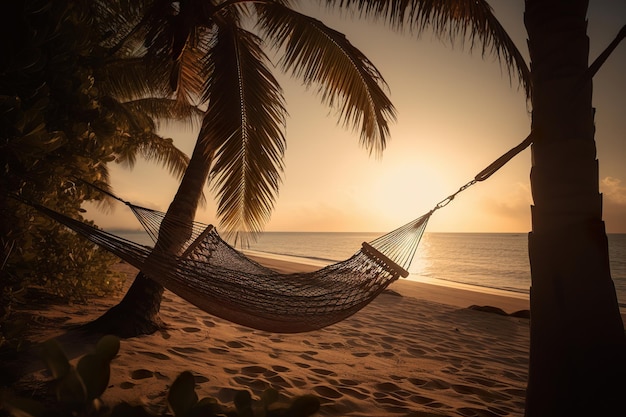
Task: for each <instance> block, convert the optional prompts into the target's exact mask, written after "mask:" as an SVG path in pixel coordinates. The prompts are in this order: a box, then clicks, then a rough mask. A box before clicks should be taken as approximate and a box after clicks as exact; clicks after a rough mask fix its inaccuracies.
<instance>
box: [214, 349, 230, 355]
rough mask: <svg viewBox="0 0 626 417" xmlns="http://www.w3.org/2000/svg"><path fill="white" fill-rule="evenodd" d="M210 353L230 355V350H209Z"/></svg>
mask: <svg viewBox="0 0 626 417" xmlns="http://www.w3.org/2000/svg"><path fill="white" fill-rule="evenodd" d="M209 352H211V353H214V354H216V355H224V354H226V353H230V351H229V350H228V349H222V348H209Z"/></svg>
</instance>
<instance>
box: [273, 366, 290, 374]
mask: <svg viewBox="0 0 626 417" xmlns="http://www.w3.org/2000/svg"><path fill="white" fill-rule="evenodd" d="M272 369H273V370H275V371H276V372H287V371H289V368H287V367H285V366H280V365H272Z"/></svg>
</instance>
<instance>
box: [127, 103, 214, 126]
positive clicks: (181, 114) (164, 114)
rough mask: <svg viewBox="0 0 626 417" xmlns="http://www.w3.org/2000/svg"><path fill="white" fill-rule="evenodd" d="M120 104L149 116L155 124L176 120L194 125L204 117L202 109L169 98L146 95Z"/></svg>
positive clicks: (129, 109)
mask: <svg viewBox="0 0 626 417" xmlns="http://www.w3.org/2000/svg"><path fill="white" fill-rule="evenodd" d="M122 104H123V106H124V107H125V108H126V109H128V111H131V112H133V113H136V114H144V115H147V116H149V117H150V118H152V119H153V120H154V121H155V124H156V126H160V125H162V124H167V123H168V122H170V121H177V122H183V123H187V124H189V125H190V126H191V127H196V126H199V125H200V122H201V120H202V118H203V117H204V110H202V109H200V108H198V107H196V106H193V105H189V104H186V103H181V102H180V101H178V100H174V99H169V98H151V97H148V98H141V99H138V100H132V101H127V102H124V103H122Z"/></svg>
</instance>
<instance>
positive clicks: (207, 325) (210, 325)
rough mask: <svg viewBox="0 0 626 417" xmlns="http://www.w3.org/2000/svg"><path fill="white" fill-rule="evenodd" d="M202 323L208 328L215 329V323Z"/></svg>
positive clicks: (204, 321) (205, 321)
mask: <svg viewBox="0 0 626 417" xmlns="http://www.w3.org/2000/svg"><path fill="white" fill-rule="evenodd" d="M202 323H203V324H204V325H205V326H206V327H215V323H213V322H212V321H211V320H202Z"/></svg>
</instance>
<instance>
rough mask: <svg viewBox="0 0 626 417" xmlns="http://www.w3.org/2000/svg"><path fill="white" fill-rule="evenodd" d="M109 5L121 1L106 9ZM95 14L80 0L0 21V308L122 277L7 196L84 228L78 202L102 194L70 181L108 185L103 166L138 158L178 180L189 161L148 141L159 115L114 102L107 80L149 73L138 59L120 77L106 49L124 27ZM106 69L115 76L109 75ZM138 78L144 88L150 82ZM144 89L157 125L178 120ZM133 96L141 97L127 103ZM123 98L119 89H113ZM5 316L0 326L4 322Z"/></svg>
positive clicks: (108, 286)
mask: <svg viewBox="0 0 626 417" xmlns="http://www.w3.org/2000/svg"><path fill="white" fill-rule="evenodd" d="M113 3H119V4H122V5H123V4H126V2H107V4H113ZM101 10H102V9H101V8H99V6H98V3H97V2H84V1H81V0H71V1H65V2H57V1H53V0H18V1H15V2H9V3H7V4H6V7H5V8H4V9H3V15H2V17H3V19H6V21H7V22H11V25H10V27H12V28H13V29H12V33H11V36H10V37H5V39H3V42H2V44H1V45H0V172H1V174H0V245H1V248H2V249H3V253H2V255H3V256H2V264H1V265H0V296H1V297H2V301H3V303H2V304H3V305H5V304H4V302H5V301H7V302H8V303H10V302H11V301H12V298H11V294H13V293H14V292H16V291H19V290H20V289H21V288H23V287H27V286H30V285H42V286H45V287H46V288H47V289H49V290H51V291H53V292H54V293H55V294H57V295H61V296H63V297H65V298H67V299H73V300H76V299H84V298H85V297H89V296H93V295H104V294H108V293H110V292H112V291H115V290H117V289H119V288H120V287H121V284H122V280H121V278H122V277H121V275H118V274H114V273H112V272H111V271H110V269H109V267H110V265H111V264H112V263H114V262H116V260H117V258H114V257H112V256H111V255H108V254H106V253H105V252H103V251H100V250H97V249H96V248H95V247H94V246H93V245H88V244H87V245H86V244H85V241H84V240H83V239H80V238H77V237H75V236H73V235H72V234H71V233H70V232H68V231H67V230H66V229H65V228H64V227H61V226H59V225H58V224H56V223H54V222H52V221H50V220H49V219H46V218H44V217H42V216H41V215H40V214H38V213H36V212H35V211H33V210H32V209H30V208H28V207H25V206H24V205H22V204H21V203H19V202H17V201H14V200H13V199H11V198H10V196H12V195H19V196H21V197H22V198H24V199H26V200H29V201H33V202H36V203H39V204H42V205H45V206H47V207H49V208H52V209H54V210H57V211H60V212H62V213H64V214H66V215H69V216H72V217H74V218H77V219H80V220H82V213H83V209H82V208H81V205H82V204H83V203H84V202H85V201H93V200H96V201H102V200H103V198H104V197H103V195H101V194H99V193H98V192H97V191H95V190H93V189H90V188H89V187H88V186H86V185H84V184H82V183H80V182H76V181H75V178H80V179H83V180H86V181H88V182H91V183H95V184H98V185H99V186H101V187H103V188H107V186H108V181H109V173H108V168H107V166H108V164H109V163H111V162H113V161H115V162H120V163H123V164H124V165H127V166H131V167H132V164H133V162H134V160H135V159H136V155H141V156H143V157H145V158H146V159H151V160H155V161H157V162H159V163H161V164H163V165H165V166H166V167H167V168H168V169H169V170H170V172H172V173H173V174H175V175H179V176H180V175H182V172H183V171H184V169H185V167H186V164H187V161H188V158H187V157H186V156H185V155H184V154H183V153H182V152H180V151H179V150H178V149H177V148H176V147H175V146H174V145H173V143H172V141H171V140H169V139H164V138H161V137H159V136H158V135H157V134H156V133H155V129H156V122H155V121H154V119H153V117H156V116H157V113H159V111H157V110H154V111H150V112H148V111H147V110H145V109H144V108H142V107H140V106H137V105H136V103H134V104H128V103H125V102H122V101H121V100H122V99H121V98H120V97H121V96H120V94H121V93H120V94H118V95H115V94H113V92H112V87H111V82H110V79H116V80H117V79H120V80H128V79H129V78H134V79H140V78H142V77H141V75H142V73H143V74H145V73H146V72H147V71H148V67H147V66H146V65H145V62H143V63H141V60H138V59H134V60H131V59H127V60H126V61H128V62H133V63H135V65H134V70H133V77H125V76H124V75H123V70H124V69H125V68H128V67H129V66H128V65H121V64H120V63H124V62H126V61H124V58H126V57H127V56H120V55H119V54H118V55H115V54H114V53H113V52H112V51H111V50H110V49H107V47H105V46H104V45H105V44H107V43H106V41H107V39H109V38H110V37H112V36H113V37H115V36H120V34H123V33H125V31H128V28H125V27H121V26H120V25H123V24H124V23H123V22H126V19H119V18H118V16H117V15H111V16H107V15H105V14H104V13H103V12H101ZM126 17H128V16H126ZM130 20H132V19H130ZM126 24H128V23H126ZM115 25H118V26H115ZM113 33H114V35H113ZM122 36H123V35H122ZM107 45H108V44H107ZM109 67H111V68H115V69H116V71H108V70H106V68H109ZM120 68H121V69H120ZM141 69H143V72H142V71H141ZM143 79H144V80H148V81H149V82H150V83H152V81H154V80H155V79H156V76H148V77H146V76H144V77H143ZM121 84H123V86H125V87H126V90H127V94H126V95H125V96H124V98H126V99H129V97H130V98H133V99H139V98H141V99H145V98H146V97H147V95H148V94H149V93H150V87H151V86H152V85H147V86H146V85H143V86H141V87H135V86H134V84H132V83H130V82H128V81H124V82H122V83H121ZM153 84H156V81H155V83H153ZM123 86H122V87H123ZM152 87H153V88H154V90H155V91H156V92H157V93H158V98H159V100H160V101H159V103H160V107H159V109H162V110H160V113H159V117H160V116H161V114H163V115H165V116H168V115H169V116H170V118H175V117H177V115H175V114H173V113H171V112H168V111H167V109H168V108H169V107H171V106H168V105H167V104H168V102H167V100H162V99H163V97H164V94H166V93H165V92H164V91H163V88H162V86H159V85H154V86H152ZM133 88H138V89H140V92H141V93H142V94H133ZM119 91H121V88H120V86H119V85H117V87H116V89H115V92H118V93H119ZM141 101H142V102H146V101H147V102H149V100H141ZM179 107H180V106H179ZM6 305H7V306H9V307H10V304H6ZM9 310H10V308H9ZM3 316H4V315H2V314H0V325H1V324H2V322H3V321H4V320H6V317H5V318H4V319H3V318H2V317H3Z"/></svg>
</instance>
